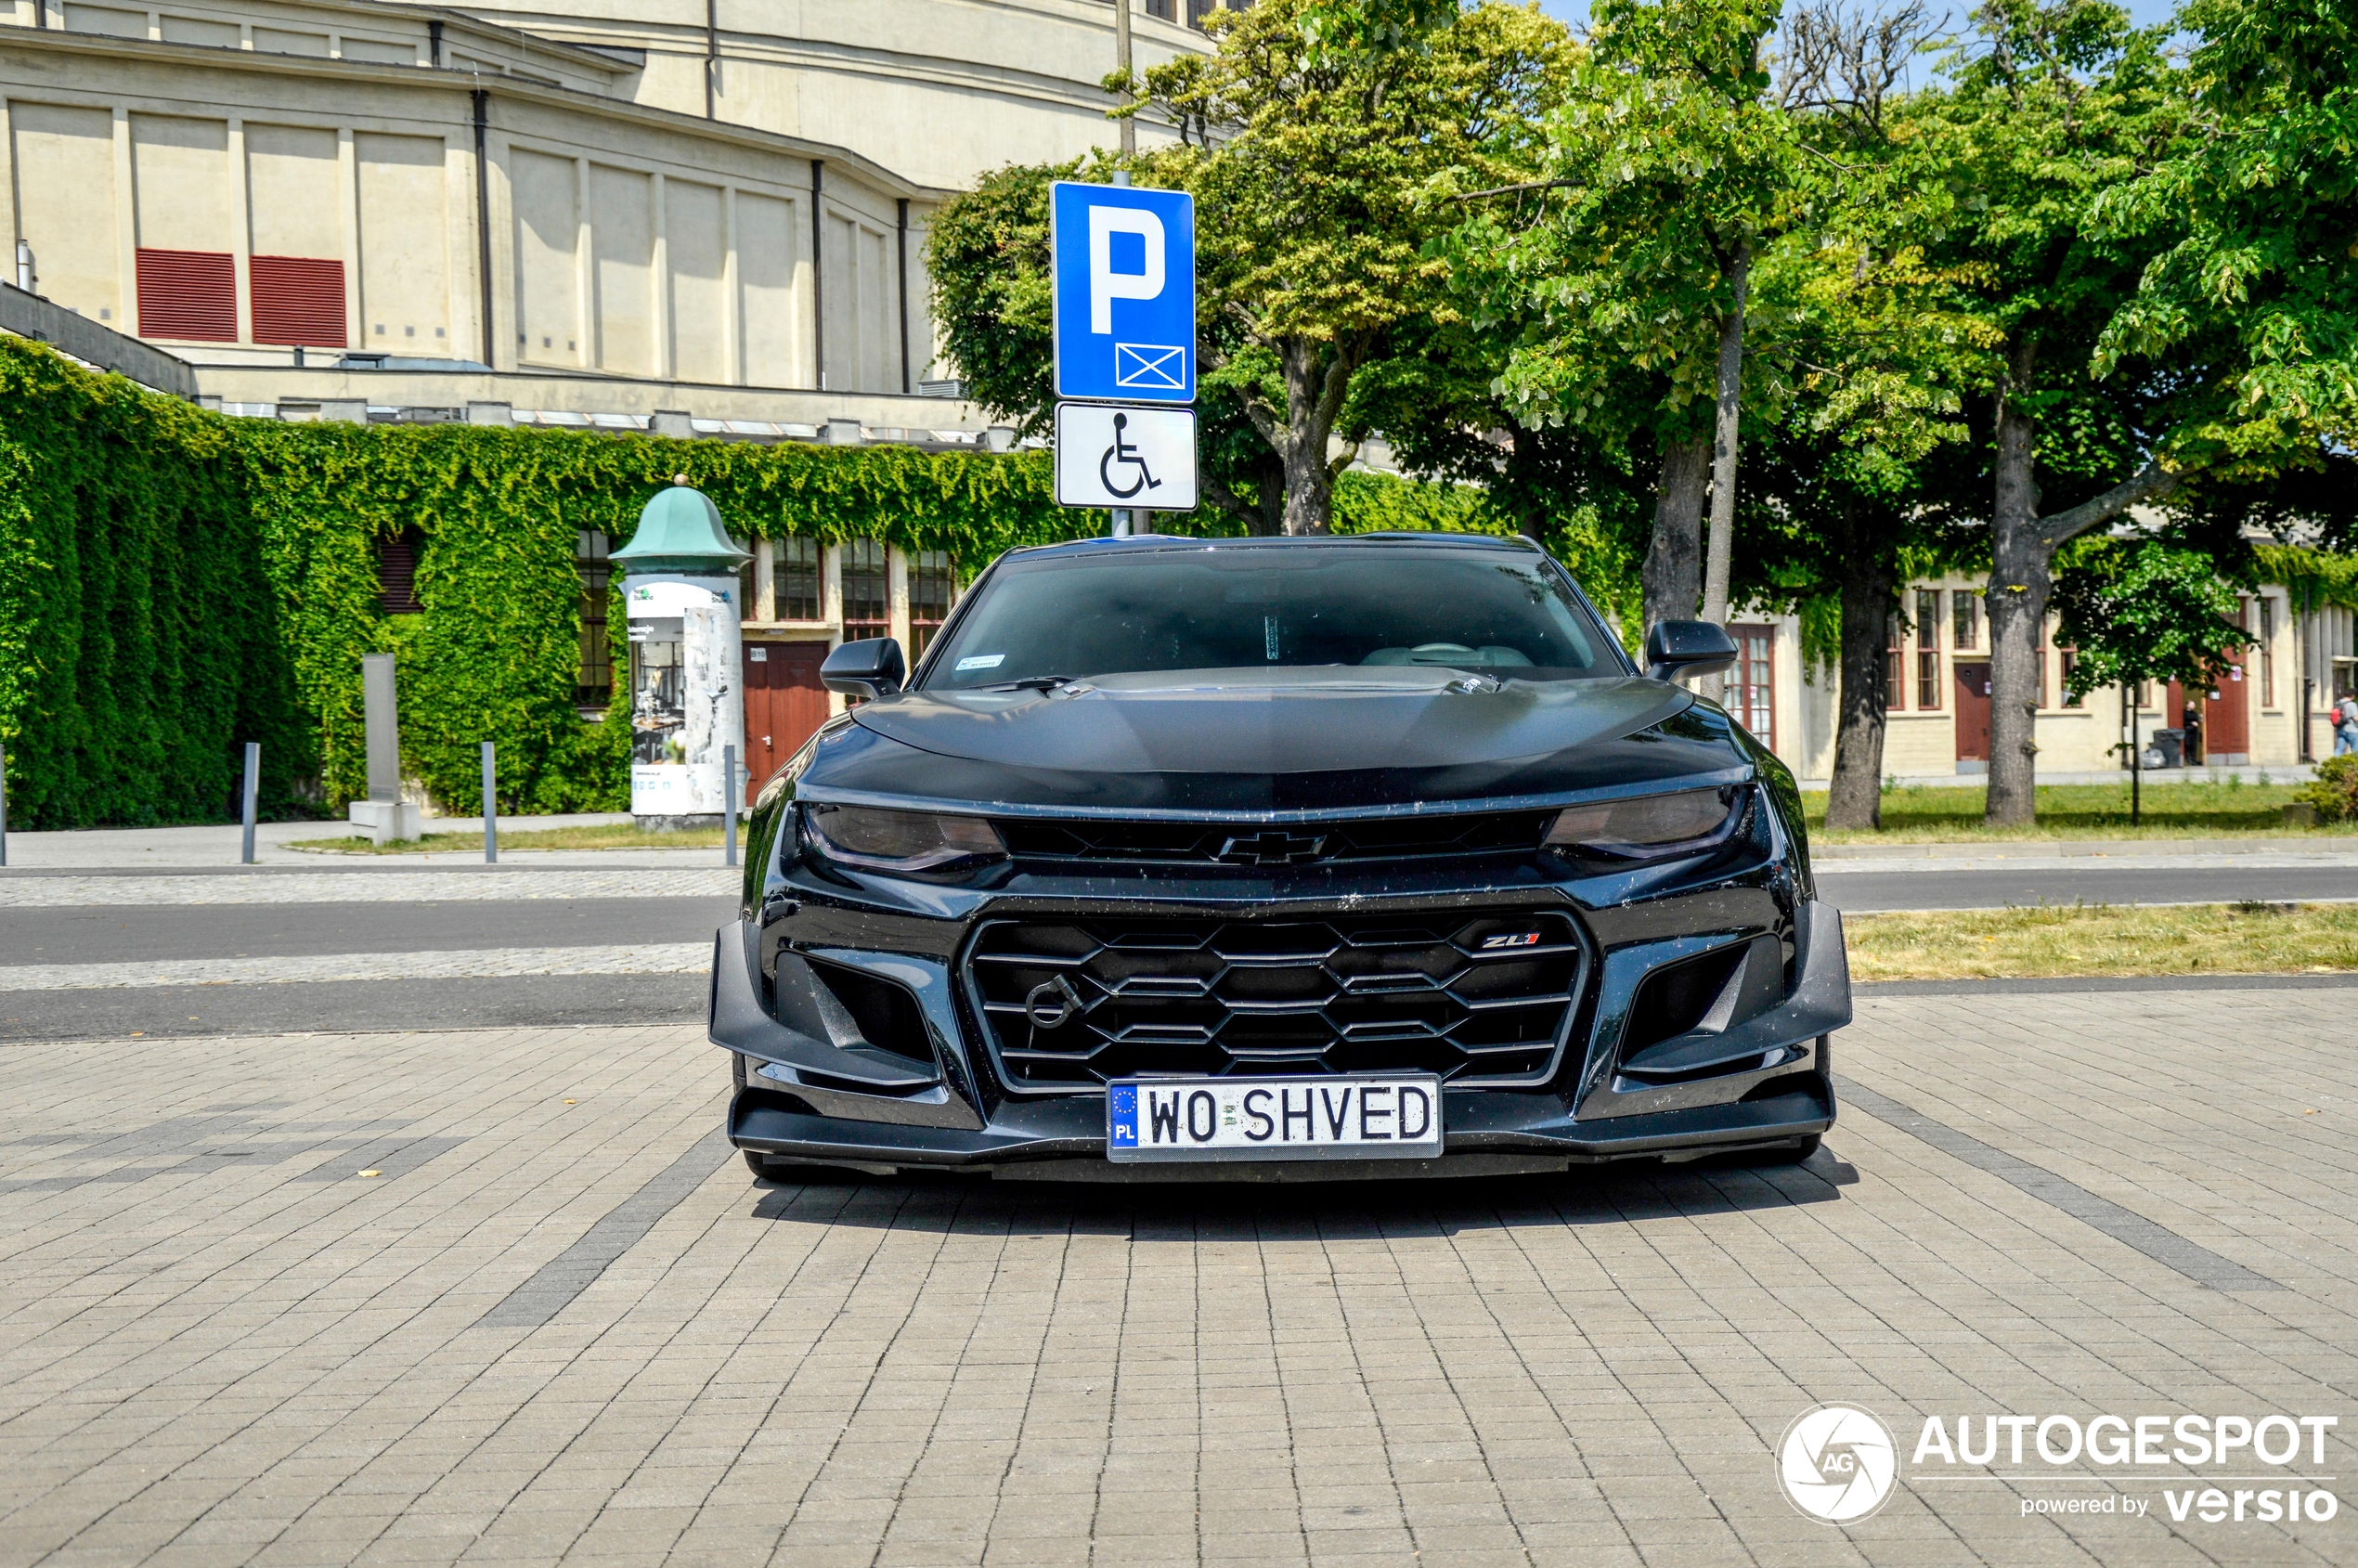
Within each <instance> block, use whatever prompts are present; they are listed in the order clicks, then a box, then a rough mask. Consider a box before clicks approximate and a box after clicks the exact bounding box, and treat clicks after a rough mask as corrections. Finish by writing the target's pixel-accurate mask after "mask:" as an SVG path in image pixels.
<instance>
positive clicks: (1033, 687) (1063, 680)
mask: <svg viewBox="0 0 2358 1568" xmlns="http://www.w3.org/2000/svg"><path fill="white" fill-rule="evenodd" d="M1078 679H1080V678H1079V677H1078V676H1072V675H1027V676H1025V677H1024V678H1023V679H1022V680H1004V681H1001V682H1000V683H999V684H998V685H996V686H989V687H985V688H984V690H986V691H991V692H1053V691H1055V690H1056V688H1057V687H1059V686H1069V685H1071V684H1072V683H1073V681H1075V680H1078Z"/></svg>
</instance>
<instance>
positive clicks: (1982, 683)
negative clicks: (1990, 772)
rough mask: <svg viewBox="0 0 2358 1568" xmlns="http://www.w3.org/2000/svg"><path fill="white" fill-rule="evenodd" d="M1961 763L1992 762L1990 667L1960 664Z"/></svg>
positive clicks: (1958, 692) (1956, 667)
mask: <svg viewBox="0 0 2358 1568" xmlns="http://www.w3.org/2000/svg"><path fill="white" fill-rule="evenodd" d="M1952 668H1954V669H1955V671H1956V679H1957V760H1958V761H1960V762H1987V761H1989V665H1987V664H1963V663H1960V664H1957V665H1954V666H1952Z"/></svg>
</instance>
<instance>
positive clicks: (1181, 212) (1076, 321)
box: [1048, 180, 1196, 504]
mask: <svg viewBox="0 0 2358 1568" xmlns="http://www.w3.org/2000/svg"><path fill="white" fill-rule="evenodd" d="M1048 214H1049V215H1048V234H1049V249H1050V252H1051V253H1052V255H1053V257H1054V269H1055V283H1056V306H1055V317H1056V334H1055V340H1056V395H1057V396H1058V397H1060V398H1082V399H1086V400H1088V401H1092V402H1100V403H1192V402H1194V401H1195V400H1196V203H1195V198H1193V197H1191V196H1189V195H1188V194H1187V193H1186V192H1185V191H1180V190H1146V189H1142V188H1137V187H1134V186H1110V185H1082V184H1080V183H1078V182H1076V181H1071V180H1058V181H1057V182H1056V184H1055V185H1053V186H1051V187H1050V188H1049V207H1048ZM1142 504H1143V503H1142Z"/></svg>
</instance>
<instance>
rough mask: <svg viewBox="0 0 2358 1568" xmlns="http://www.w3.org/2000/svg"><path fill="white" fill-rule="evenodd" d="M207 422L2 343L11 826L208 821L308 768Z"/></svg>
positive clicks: (1, 686)
mask: <svg viewBox="0 0 2358 1568" xmlns="http://www.w3.org/2000/svg"><path fill="white" fill-rule="evenodd" d="M263 531H264V530H263V528H262V526H261V525H259V524H258V522H257V519H256V517H255V515H254V513H253V511H252V510H251V509H250V507H249V505H248V498H247V496H246V494H245V493H244V490H243V487H242V486H241V484H240V466H239V462H238V456H237V453H236V450H235V448H234V447H233V444H232V443H231V442H230V441H229V440H228V439H227V434H226V432H225V429H224V425H223V421H220V420H218V419H215V418H213V417H212V416H209V415H206V414H203V413H201V412H199V411H198V410H197V409H195V408H190V407H189V406H188V405H187V404H185V403H180V402H176V401H174V400H172V399H169V398H162V397H156V396H152V395H149V394H147V393H144V392H141V391H139V390H138V389H137V388H136V387H134V386H133V385H132V384H131V383H130V382H125V381H123V380H121V379H120V378H115V377H107V378H99V377H96V376H92V375H90V374H88V373H87V372H85V371H84V370H82V369H78V368H76V367H75V366H73V365H72V364H71V363H70V362H69V361H67V360H65V359H63V358H60V357H59V356H57V355H54V354H51V353H50V352H48V351H47V350H46V349H44V348H41V347H39V346H38V345H35V344H32V343H25V342H22V341H21V340H19V339H14V338H0V745H6V748H7V754H8V779H7V787H8V810H9V821H10V822H11V823H12V824H14V825H17V826H20V827H31V828H43V827H81V826H88V825H91V824H94V823H132V824H139V823H178V822H192V821H201V820H205V819H214V820H218V819H219V818H220V817H221V816H222V815H223V814H224V813H225V811H226V810H227V809H228V808H229V803H230V802H231V801H232V799H233V798H234V797H235V793H236V790H237V787H238V781H239V778H240V771H241V770H242V768H243V759H242V757H241V755H240V745H241V743H243V742H246V741H259V742H261V743H262V748H263V749H262V756H263V767H264V771H263V777H262V797H261V800H262V806H263V809H264V810H266V811H268V812H271V813H273V814H277V813H279V812H282V811H284V810H286V809H287V807H288V805H289V803H290V800H291V797H292V792H293V784H294V781H295V780H297V779H299V778H300V777H302V776H303V775H304V774H305V773H308V772H309V771H311V770H312V768H313V766H314V765H315V764H314V753H313V750H312V745H311V740H310V735H309V732H308V729H307V727H306V726H305V725H304V723H303V721H302V719H301V718H300V716H299V715H298V712H297V708H296V702H295V694H294V693H295V681H294V678H293V672H292V669H291V668H290V666H289V662H288V660H287V657H286V654H285V652H284V645H283V643H282V641H281V636H280V634H281V632H282V630H283V627H282V624H281V623H280V621H279V611H280V608H281V605H280V602H279V600H278V599H277V598H276V597H275V596H274V595H273V594H272V593H271V592H270V590H269V585H268V582H267V580H266V577H265V576H264V573H263V570H262V563H261V549H260V546H261V535H262V533H263Z"/></svg>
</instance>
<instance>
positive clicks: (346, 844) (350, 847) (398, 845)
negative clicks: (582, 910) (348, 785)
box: [286, 823, 745, 855]
mask: <svg viewBox="0 0 2358 1568" xmlns="http://www.w3.org/2000/svg"><path fill="white" fill-rule="evenodd" d="M720 833H721V830H720V829H719V828H717V827H688V828H681V829H680V830H678V831H677V832H673V833H649V832H647V831H646V830H645V829H643V828H641V827H637V826H634V825H633V824H631V823H608V824H606V825H604V826H601V827H538V828H526V829H524V830H522V831H519V832H515V833H510V832H508V831H507V830H506V829H504V828H503V829H501V830H500V834H499V848H500V849H719V847H720ZM737 839H738V842H739V843H743V842H744V841H745V827H744V825H743V824H742V823H740V824H739V826H738V828H737ZM286 848H288V849H307V850H310V851H312V852H313V853H316V854H326V855H415V854H418V853H421V851H422V852H437V853H443V854H448V853H450V852H452V851H454V850H473V851H474V852H475V853H477V854H481V853H482V852H483V830H482V829H481V828H477V829H476V830H475V831H473V833H429V834H427V835H425V836H423V837H421V838H396V839H395V840H394V841H393V842H392V843H390V844H371V843H369V841H368V840H367V839H365V838H303V839H297V840H295V841H294V842H292V843H291V844H289V845H287V846H286Z"/></svg>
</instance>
